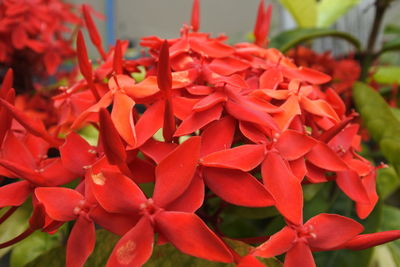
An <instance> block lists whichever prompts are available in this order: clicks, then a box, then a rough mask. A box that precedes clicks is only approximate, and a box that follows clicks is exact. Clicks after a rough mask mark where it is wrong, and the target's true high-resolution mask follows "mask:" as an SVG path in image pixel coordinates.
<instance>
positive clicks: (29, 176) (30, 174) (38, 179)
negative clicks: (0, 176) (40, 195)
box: [0, 159, 48, 185]
mask: <svg viewBox="0 0 400 267" xmlns="http://www.w3.org/2000/svg"><path fill="white" fill-rule="evenodd" d="M0 166H2V167H4V168H5V169H7V170H8V171H10V172H12V173H14V174H16V175H17V177H19V178H22V179H24V180H27V181H29V182H31V183H33V184H36V185H48V183H47V181H45V179H44V178H43V177H42V176H41V175H40V174H38V173H37V172H35V171H38V170H32V169H31V168H25V167H24V166H23V165H19V164H16V163H14V162H12V161H8V160H3V159H0Z"/></svg>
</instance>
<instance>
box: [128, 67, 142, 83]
mask: <svg viewBox="0 0 400 267" xmlns="http://www.w3.org/2000/svg"><path fill="white" fill-rule="evenodd" d="M137 68H138V70H139V72H132V73H131V76H132V78H133V79H135V82H137V83H139V82H141V81H143V80H144V78H145V77H146V68H145V67H144V66H138V67H137Z"/></svg>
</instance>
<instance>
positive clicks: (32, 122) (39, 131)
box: [0, 98, 59, 146]
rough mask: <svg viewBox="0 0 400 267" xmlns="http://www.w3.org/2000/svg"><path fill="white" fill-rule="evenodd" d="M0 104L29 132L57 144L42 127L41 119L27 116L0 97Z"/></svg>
mask: <svg viewBox="0 0 400 267" xmlns="http://www.w3.org/2000/svg"><path fill="white" fill-rule="evenodd" d="M0 105H2V106H3V107H4V108H6V109H7V110H8V111H9V112H11V113H12V115H13V117H14V118H15V119H16V120H17V121H18V122H19V123H20V124H21V125H22V126H23V127H24V128H25V129H26V130H27V131H28V132H30V133H31V134H33V135H35V136H37V137H40V138H43V139H44V140H46V141H48V142H49V143H50V144H52V145H55V146H58V145H59V142H58V141H57V140H56V139H55V138H53V137H52V136H51V135H50V134H49V133H48V132H47V130H46V128H45V127H44V124H43V122H42V121H41V120H37V119H34V118H31V117H29V116H28V115H26V114H25V113H24V112H22V111H20V110H18V109H17V108H15V107H14V106H13V105H11V104H10V103H9V102H7V101H6V100H4V99H2V98H0Z"/></svg>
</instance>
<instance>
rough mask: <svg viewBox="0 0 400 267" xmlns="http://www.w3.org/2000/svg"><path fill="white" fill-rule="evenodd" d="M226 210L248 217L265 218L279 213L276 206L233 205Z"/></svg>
mask: <svg viewBox="0 0 400 267" xmlns="http://www.w3.org/2000/svg"><path fill="white" fill-rule="evenodd" d="M226 212H228V213H230V214H236V215H238V216H239V217H242V218H246V219H264V218H270V217H274V216H277V215H279V212H278V210H277V209H276V208H275V207H263V208H248V207H239V206H233V205H232V206H229V207H228V208H227V209H226Z"/></svg>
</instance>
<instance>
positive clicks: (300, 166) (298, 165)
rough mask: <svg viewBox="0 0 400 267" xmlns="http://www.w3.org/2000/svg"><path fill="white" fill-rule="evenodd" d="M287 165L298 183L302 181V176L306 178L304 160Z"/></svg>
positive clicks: (300, 159)
mask: <svg viewBox="0 0 400 267" xmlns="http://www.w3.org/2000/svg"><path fill="white" fill-rule="evenodd" d="M289 165H290V169H291V170H292V172H293V174H294V176H296V177H297V179H299V181H302V180H303V179H304V176H306V174H307V167H306V161H305V160H304V158H299V159H296V160H292V161H289Z"/></svg>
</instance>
